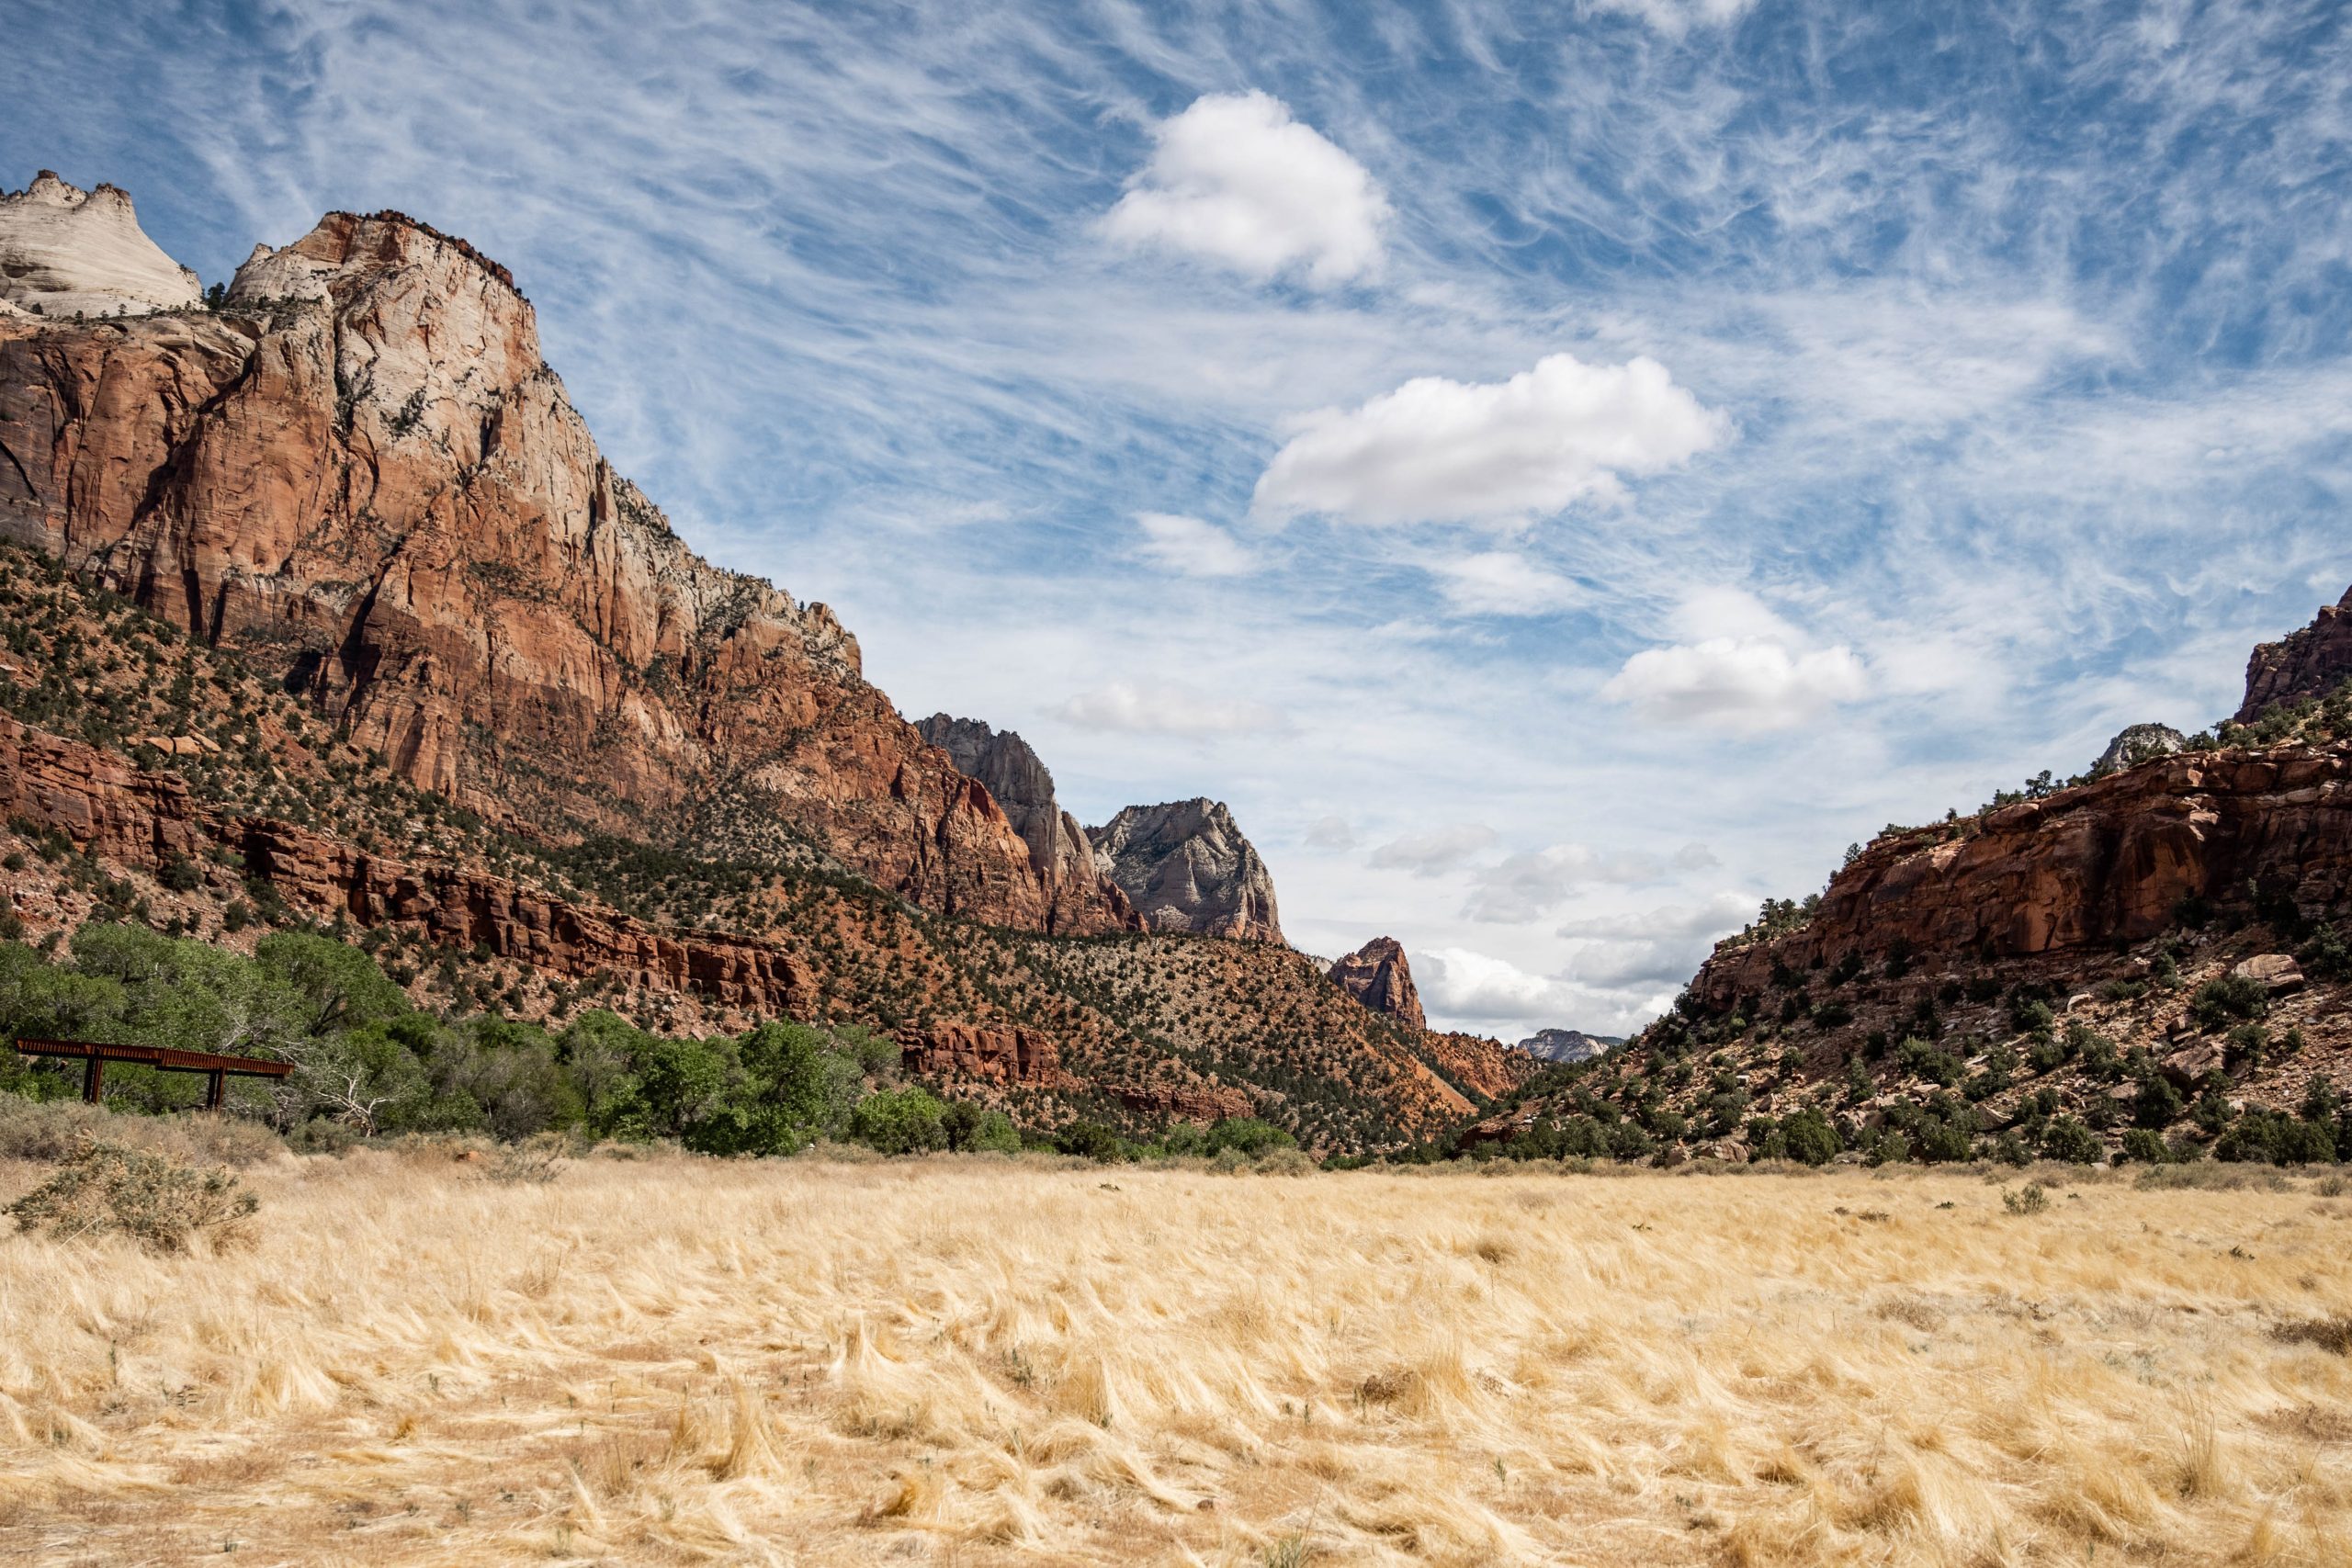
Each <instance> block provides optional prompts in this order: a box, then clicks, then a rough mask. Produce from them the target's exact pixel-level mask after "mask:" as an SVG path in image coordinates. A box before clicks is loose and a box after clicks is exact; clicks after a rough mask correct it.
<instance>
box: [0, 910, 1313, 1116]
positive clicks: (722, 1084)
mask: <svg viewBox="0 0 2352 1568" xmlns="http://www.w3.org/2000/svg"><path fill="white" fill-rule="evenodd" d="M24 1037H32V1038H48V1039H71V1040H95V1041H101V1042H110V1043H125V1044H132V1043H135V1044H145V1045H167V1046H174V1047H177V1048H179V1049H182V1050H188V1051H207V1052H214V1053H220V1054H223V1055H251V1056H265V1057H269V1058H272V1059H275V1060H281V1061H288V1062H292V1063H293V1064H294V1065H295V1070H294V1072H293V1073H292V1074H290V1075H289V1076H288V1077H287V1078H285V1079H284V1080H283V1081H282V1082H279V1083H276V1084H268V1083H264V1082H260V1081H255V1080H243V1079H232V1089H231V1097H232V1110H234V1111H242V1112H243V1113H246V1114H250V1115H254V1116H257V1117H260V1118H261V1119H263V1120H265V1121H266V1122H269V1123H270V1124H271V1125H272V1126H274V1127H275V1128H277V1130H278V1131H279V1132H281V1133H283V1134H287V1135H288V1137H289V1138H291V1139H292V1140H293V1141H294V1142H295V1143H296V1144H297V1145H299V1146H310V1147H318V1146H333V1145H337V1144H341V1143H345V1142H348V1141H350V1140H352V1139H354V1138H357V1137H365V1136H370V1135H377V1134H401V1133H433V1132H478V1133H486V1134H491V1135H492V1136H494V1137H497V1138H501V1139H507V1140H516V1139H524V1138H528V1137H531V1136H533V1135H534V1134H539V1133H544V1132H549V1131H568V1132H576V1133H579V1134H583V1135H585V1136H588V1137H593V1138H612V1139H619V1140H623V1141H629V1142H645V1141H651V1140H655V1139H668V1140H673V1141H674V1142H676V1143H678V1144H680V1145H684V1147H686V1148H688V1149H692V1150H695V1151H697V1152H699V1153H704V1154H712V1155H772V1154H790V1153H793V1152H794V1151H796V1150H798V1149H800V1148H804V1147H806V1146H807V1145H809V1144H810V1143H812V1142H815V1141H817V1140H819V1139H830V1140H833V1141H839V1142H853V1143H860V1144H865V1145H869V1146H871V1147H873V1148H875V1149H877V1150H879V1151H881V1152H882V1153H884V1154H890V1155H907V1154H923V1153H929V1152H933V1151H942V1150H944V1151H958V1150H964V1151H986V1150H995V1151H1001V1152H1003V1153H1014V1152H1017V1151H1019V1150H1020V1149H1021V1148H1022V1147H1023V1134H1022V1133H1021V1131H1020V1129H1018V1128H1017V1127H1015V1126H1014V1124H1013V1122H1012V1119H1011V1118H1010V1117H1008V1116H1006V1115H1005V1113H1004V1112H1003V1111H997V1110H991V1109H989V1108H986V1107H982V1106H978V1105H973V1104H969V1103H966V1102H963V1101H959V1100H944V1099H942V1098H940V1097H939V1096H937V1095H935V1094H933V1093H932V1092H931V1091H930V1090H929V1089H925V1088H923V1087H922V1085H920V1084H913V1083H906V1082H902V1081H900V1079H899V1046H898V1043H896V1042H895V1041H893V1040H890V1039H889V1038H888V1037H887V1036H883V1035H879V1034H876V1033H875V1032H873V1031H871V1030H868V1029H865V1028H864V1027H861V1026H857V1025H834V1026H830V1027H821V1028H820V1027H818V1026H816V1025H812V1024H805V1023H793V1022H789V1021H773V1022H768V1023H763V1024H761V1025H759V1026H758V1027H756V1028H754V1029H751V1030H747V1031H745V1032H742V1033H741V1034H735V1035H726V1034H720V1035H713V1036H709V1037H707V1038H700V1039H697V1038H694V1037H691V1036H669V1035H662V1034H655V1033H652V1032H649V1031H646V1030H643V1029H640V1028H638V1027H637V1026H636V1025H634V1024H632V1023H630V1022H629V1021H627V1020H626V1019H623V1018H621V1017H619V1016H618V1015H617V1014H615V1013H612V1012H607V1011H602V1010H594V1011H587V1012H582V1013H581V1014H579V1015H578V1016H577V1017H575V1018H573V1019H572V1020H571V1021H570V1022H568V1023H567V1024H565V1025H564V1026H563V1027H562V1028H561V1029H560V1030H557V1031H553V1032H550V1031H549V1030H548V1029H545V1028H542V1027H540V1026H539V1025H537V1024H535V1023H530V1022H526V1021H522V1020H518V1019H514V1018H509V1017H506V1016H504V1015H503V1014H501V1013H498V1012H496V1011H485V1012H481V1013H475V1014H471V1015H468V1016H456V1015H445V1014H439V1013H435V1012H431V1011H428V1010H424V1009H420V1008H418V1007H416V1006H415V1005H414V1004H413V1003H412V1002H411V1001H410V1000H409V998H408V994H407V993H406V992H405V991H404V990H402V989H401V987H399V986H398V985H396V984H394V983H393V982H392V980H391V979H390V977H389V976H386V974H385V973H384V971H383V969H382V967H381V966H380V965H379V964H378V963H377V961H376V958H375V957H374V955H373V954H371V953H369V952H368V951H367V950H366V949H364V948H360V947H356V946H354V945H352V944H350V943H348V942H340V941H337V940H336V939H334V937H331V936H327V935H324V934H322V933H320V932H316V931H273V932H271V933H270V934H269V935H267V936H265V937H263V938H262V939H261V941H260V942H258V943H257V944H256V945H255V947H254V953H253V956H252V957H250V958H248V957H246V956H244V955H243V954H242V953H236V952H233V951H231V950H229V949H226V948H220V947H215V946H212V945H209V944H208V943H205V942H198V941H195V940H192V939H189V938H185V937H175V936H171V935H167V934H165V933H163V932H160V931H153V930H151V929H149V928H147V927H145V926H141V925H137V924H132V923H129V922H116V921H93V922H91V923H89V924H87V925H85V926H83V927H82V928H81V930H80V931H76V932H75V933H74V938H73V940H72V942H70V943H68V944H67V946H66V949H65V952H64V953H62V954H58V955H52V954H51V953H46V952H42V951H37V950H35V949H33V948H30V947H28V946H25V945H24V944H23V943H21V942H0V1040H6V1039H15V1038H24ZM81 1071H82V1069H81V1067H80V1066H78V1065H77V1064H62V1063H38V1064H35V1063H28V1062H26V1061H24V1060H22V1059H20V1058H18V1057H17V1056H16V1055H15V1054H14V1053H5V1052H0V1091H6V1092H12V1093H17V1094H22V1095H28V1096H31V1097H33V1098H37V1099H64V1098H69V1097H71V1096H74V1095H75V1094H78V1093H79V1092H80V1085H81V1078H80V1074H81ZM106 1083H107V1102H108V1103H109V1104H110V1105H112V1106H113V1107H115V1108H116V1109H117V1110H121V1111H147V1112H162V1111H182V1110H188V1109H191V1108H193V1107H195V1106H196V1105H198V1103H200V1102H201V1100H202V1097H203V1094H204V1088H205V1086H204V1081H203V1079H202V1078H201V1077H197V1076H195V1075H190V1074H184V1073H163V1072H157V1071H154V1070H153V1069H151V1068H147V1067H141V1066H136V1065H133V1064H127V1063H118V1064H115V1065H113V1066H109V1067H108V1068H107V1078H106ZM1034 1141H1035V1143H1036V1144H1037V1145H1038V1146H1041V1147H1050V1148H1054V1149H1057V1150H1059V1151H1060V1152H1062V1153H1065V1154H1071V1155H1078V1156H1083V1157H1086V1158H1091V1159H1096V1160H1101V1161H1104V1162H1114V1161H1122V1160H1133V1159H1143V1158H1151V1157H1159V1156H1196V1157H1208V1158H1216V1157H1224V1158H1226V1159H1227V1160H1256V1159H1261V1158H1262V1157H1264V1156H1268V1155H1270V1154H1273V1153H1277V1152H1279V1151H1283V1150H1295V1148H1296V1146H1297V1145H1296V1143H1295V1140H1294V1139H1293V1138H1292V1136H1291V1134H1288V1133H1286V1132H1284V1131H1283V1130H1282V1129H1281V1128H1279V1127H1275V1126H1273V1125H1272V1124H1271V1123H1269V1122H1263V1121H1261V1120H1258V1119H1257V1118H1254V1117H1236V1118H1230V1119H1227V1120H1226V1121H1222V1122H1217V1123H1216V1124H1215V1125H1214V1126H1205V1127H1204V1126H1200V1125H1196V1124H1193V1123H1191V1122H1177V1123H1175V1124H1174V1125H1173V1126H1171V1127H1170V1128H1169V1129H1168V1130H1167V1131H1166V1132H1165V1133H1164V1134H1161V1135H1160V1136H1159V1138H1158V1139H1157V1140H1156V1141H1150V1142H1137V1141H1135V1140H1133V1139H1130V1138H1129V1137H1127V1136H1125V1135H1124V1134H1122V1133H1121V1132H1119V1131H1118V1130H1117V1129H1116V1128H1114V1127H1112V1126H1109V1125H1107V1124H1105V1123H1101V1122H1073V1123H1071V1124H1070V1125H1069V1126H1067V1127H1064V1128H1063V1129H1062V1130H1061V1131H1060V1132H1059V1133H1057V1134H1052V1135H1050V1136H1040V1137H1035V1138H1034ZM1292 1157H1296V1156H1292Z"/></svg>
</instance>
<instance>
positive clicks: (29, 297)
mask: <svg viewBox="0 0 2352 1568" xmlns="http://www.w3.org/2000/svg"><path fill="white" fill-rule="evenodd" d="M0 301H6V303H7V304H9V305H12V306H14V307H16V310H20V311H23V312H25V313H26V314H28V315H40V316H45V317H48V318H50V319H51V320H61V319H62V320H71V319H72V318H73V316H74V312H76V311H82V312H84V313H86V314H88V315H91V316H111V315H114V314H116V313H118V312H120V313H122V314H126V315H132V316H141V315H145V314H147V313H148V312H149V311H151V310H178V309H183V308H186V307H188V306H192V305H198V304H201V303H202V302H203V289H202V288H201V287H200V286H199V285H198V282H197V277H196V274H194V273H192V272H190V271H189V270H188V269H187V268H186V267H184V266H182V265H179V264H178V263H177V262H175V261H174V260H172V258H171V257H169V256H167V255H165V254H164V252H163V249H162V247H160V246H158V245H157V244H156V243H155V242H154V241H153V240H151V239H149V238H148V237H147V234H146V231H144V230H142V229H141V228H140V227H139V215H138V213H137V212H135V211H134V210H132V209H131V205H130V195H129V193H128V192H126V191H124V190H122V189H120V188H119V186H110V185H102V186H98V188H97V189H96V190H91V191H85V190H81V189H77V188H76V187H74V186H70V185H67V184H66V183H65V182H64V181H63V180H61V179H59V178H58V177H57V175H55V173H53V172H52V171H51V170H48V169H43V170H42V171H41V172H40V174H38V175H35V176H33V183H32V184H31V185H30V186H28V187H26V188H25V189H23V190H20V191H11V192H7V193H6V194H0ZM14 313H15V312H14V311H8V312H0V315H13V314H14Z"/></svg>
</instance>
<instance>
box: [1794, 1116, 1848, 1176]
mask: <svg viewBox="0 0 2352 1568" xmlns="http://www.w3.org/2000/svg"><path fill="white" fill-rule="evenodd" d="M1780 1131H1781V1137H1782V1139H1784V1140H1785V1141H1786V1143H1787V1145H1788V1157H1789V1158H1791V1159H1792V1160H1796V1161H1798V1162H1799V1163H1801V1164H1804V1165H1827V1164H1828V1163H1829V1162H1830V1161H1831V1160H1832V1159H1835V1158H1836V1157H1837V1156H1838V1152H1839V1151H1840V1150H1841V1149H1843V1148H1844V1147H1845V1143H1844V1141H1843V1140H1842V1139H1840V1138H1839V1137H1838V1129H1837V1128H1836V1127H1834V1126H1832V1125H1831V1124H1830V1122H1829V1118H1828V1117H1826V1116H1824V1115H1823V1114H1822V1113H1821V1112H1820V1111H1817V1110H1815V1108H1814V1107H1812V1106H1810V1105H1807V1106H1804V1107H1802V1108H1801V1109H1799V1110H1797V1111H1793V1112H1792V1113H1791V1114H1790V1115H1789V1116H1787V1117H1785V1118H1784V1119H1782V1121H1781V1129H1780Z"/></svg>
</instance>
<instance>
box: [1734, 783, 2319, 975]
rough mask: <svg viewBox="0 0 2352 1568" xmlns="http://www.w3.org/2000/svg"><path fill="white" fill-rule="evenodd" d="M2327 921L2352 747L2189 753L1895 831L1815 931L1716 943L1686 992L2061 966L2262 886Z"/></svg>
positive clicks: (1853, 873)
mask: <svg viewBox="0 0 2352 1568" xmlns="http://www.w3.org/2000/svg"><path fill="white" fill-rule="evenodd" d="M2255 885H2259V886H2261V887H2262V888H2263V889H2264V890H2265V891H2266V893H2270V894H2273V895H2275V896H2283V897H2293V898H2294V900H2295V901H2296V902H2297V903H2298V904H2299V905H2301V906H2302V907H2304V908H2310V909H2313V910H2324V909H2327V908H2340V907H2341V906H2342V905H2344V904H2345V903H2346V901H2347V900H2352V744H2347V743H2344V742H2337V743H2335V744H2332V745H2327V746H2318V747H2313V746H2290V747H2283V748H2280V749H2278V750H2271V751H2264V752H2243V751H2237V752H2203V753H2193V754H2188V753H2185V754H2183V755H2180V756H2177V757H2168V758H2164V759H2161V760H2159V761H2153V762H2147V763H2143V764H2142V765H2141V766H2139V767H2136V768H2132V769H2130V770H2128V771H2127V772H2124V773H2111V774H2109V775H2108V776H2107V777H2105V778H2101V779H2097V780H2094V781H2092V782H2091V783H2089V784H2082V785H2079V786H2077V787H2075V788H2073V789H2068V790H2061V791H2060V792H2058V793H2057V794H2055V795H2051V796H2050V797H2049V798H2047V799H2045V800H2037V801H2023V802H2019V803H2018V804H2016V805H2013V806H2007V807H1999V808H1997V809H1996V810H1993V811H1989V812H1987V813H1985V816H1984V817H1983V818H1981V819H1980V820H1979V821H1977V822H1976V823H1974V824H1973V825H1953V826H1951V827H1942V826H1939V827H1932V828H1925V829H1918V830H1917V831H1914V832H1911V833H1906V834H1899V835H1891V836H1889V837H1886V838H1883V839H1881V840H1878V841H1877V842H1876V843H1873V844H1871V846H1870V847H1869V848H1868V849H1866V850H1864V851H1863V852H1862V853H1861V856H1860V858H1859V859H1857V860H1855V861H1854V862H1853V863H1851V864H1849V865H1848V866H1847V867H1846V868H1845V869H1844V870H1842V871H1840V872H1839V873H1838V874H1837V876H1836V877H1834V878H1833V879H1831V881H1830V884H1829V887H1828V890H1827V891H1826V892H1825V893H1824V894H1823V895H1822V898H1821V905H1820V908H1819V909H1818V911H1817V912H1816V913H1815V915H1814V917H1813V919H1812V920H1811V921H1810V922H1809V923H1807V924H1806V925H1805V926H1804V929H1802V930H1800V931H1795V932H1794V933H1792V934H1790V935H1787V936H1783V937H1780V938H1778V939H1776V940H1772V941H1769V942H1745V943H1742V942H1738V941H1737V940H1736V939H1735V940H1734V941H1731V942H1725V943H1724V944H1723V945H1722V946H1720V947H1718V948H1717V949H1716V951H1715V953H1714V955H1713V957H1711V958H1710V959H1708V960H1707V962H1706V964H1704V965H1703V966H1702V968H1701V969H1700V971H1699V975H1698V977H1697V978H1696V979H1694V980H1693V981H1692V982H1691V989H1692V991H1694V992H1695V993H1696V994H1697V995H1698V996H1699V997H1700V998H1702V999H1703V1000H1705V1001H1707V1002H1708V1003H1710V1004H1712V1005H1719V1006H1723V1005H1728V1004H1729V1003H1730V1002H1731V1001H1732V999H1733V998H1736V997H1738V996H1741V995H1748V996H1758V995H1761V994H1762V993H1763V991H1764V989H1765V987H1766V986H1767V984H1768V983H1769V981H1770V976H1771V974H1772V970H1773V967H1774V965H1775V964H1778V965H1780V966H1781V968H1782V969H1784V970H1787V971H1791V972H1794V973H1799V974H1804V973H1809V972H1811V971H1812V970H1813V969H1814V968H1815V965H1816V961H1818V964H1819V965H1820V966H1824V967H1834V966H1835V965H1836V964H1838V962H1839V961H1840V960H1841V959H1844V958H1846V957H1847V956H1848V955H1849V954H1853V955H1856V956H1858V957H1860V958H1861V959H1862V960H1863V961H1864V962H1865V963H1867V964H1871V965H1872V966H1873V967H1876V966H1879V965H1881V964H1883V961H1884V960H1885V959H1887V958H1888V957H1890V956H1893V955H1895V954H1897V953H1900V954H1903V955H1904V956H1905V964H1906V967H1907V968H1909V969H1910V970H1911V971H1913V972H1914V973H1916V974H1917V975H1918V976H1921V977H1922V981H1923V982H1924V983H1931V982H1932V979H1933V977H1934V976H1937V975H1938V974H1939V973H1942V972H1945V971H1949V970H1953V969H1973V968H1974V967H1975V966H1977V965H1978V964H1983V963H1989V962H2000V961H2007V960H2015V959H2029V960H2046V961H2050V962H2051V963H2054V964H2063V962H2064V960H2066V959H2067V958H2068V957H2069V955H2086V954H2107V955H2111V954H2112V953H2113V951H2114V949H2115V945H2116V944H2117V943H2118V942H2138V941H2141V940H2143V939H2145V938H2147V937H2151V936H2154V935H2156V934H2157V933H2159V932H2161V931H2164V930H2165V929H2166V928H2167V927H2168V926H2170V925H2172V924H2173V923H2174V922H2175V920H2176V919H2177V911H2178V910H2179V909H2180V908H2182V906H2183V902H2184V900H2188V899H2191V898H2197V899H2202V900H2205V901H2206V902H2207V903H2208V904H2210V905H2211V906H2212V907H2214V908H2231V907H2233V906H2242V905H2244V904H2245V903H2246V902H2247V901H2248V899H2249V898H2250V894H2249V892H2248V889H2249V887H2250V886H2255Z"/></svg>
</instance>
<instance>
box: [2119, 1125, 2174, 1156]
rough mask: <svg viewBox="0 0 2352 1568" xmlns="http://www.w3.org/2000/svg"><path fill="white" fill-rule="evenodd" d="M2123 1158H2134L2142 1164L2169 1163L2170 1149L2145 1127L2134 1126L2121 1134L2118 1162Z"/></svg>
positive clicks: (2161, 1139)
mask: <svg viewBox="0 0 2352 1568" xmlns="http://www.w3.org/2000/svg"><path fill="white" fill-rule="evenodd" d="M2125 1160H2136V1161H2137V1162H2139V1163H2140V1164H2142V1165H2169V1164H2170V1163H2171V1162H2172V1151H2171V1150H2170V1149H2169V1148H2167V1147H2165V1141H2164V1139H2163V1138H2161V1137H2159V1136H2157V1135H2156V1134H2154V1133H2153V1132H2150V1131H2149V1130H2148V1129H2147V1128H2145V1127H2134V1128H2132V1129H2131V1130H2130V1131H2129V1132H2127V1133H2125V1134H2123V1149H2122V1152H2121V1153H2120V1155H2119V1156H2117V1161H2118V1163H2119V1164H2120V1163H2121V1162H2122V1161H2125Z"/></svg>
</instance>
